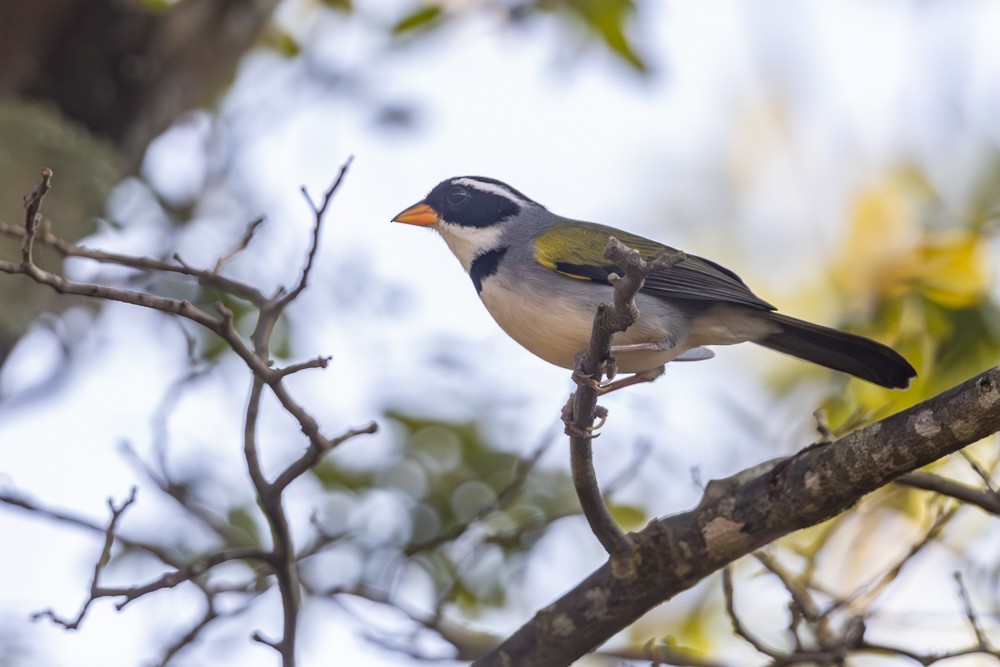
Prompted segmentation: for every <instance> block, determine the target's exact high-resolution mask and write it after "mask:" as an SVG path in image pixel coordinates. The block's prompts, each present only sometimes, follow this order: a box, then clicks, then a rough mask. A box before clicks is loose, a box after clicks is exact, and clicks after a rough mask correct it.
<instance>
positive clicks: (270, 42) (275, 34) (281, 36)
mask: <svg viewBox="0 0 1000 667" xmlns="http://www.w3.org/2000/svg"><path fill="white" fill-rule="evenodd" d="M264 43H265V44H266V45H267V46H269V47H271V48H272V49H274V50H275V51H277V52H278V53H280V54H281V55H283V56H285V57H286V58H294V57H295V56H297V55H299V54H300V53H302V44H301V43H299V40H297V39H295V37H293V36H292V35H291V33H289V32H288V31H286V30H280V29H278V28H275V27H273V26H272V27H271V29H270V30H268V32H267V34H266V36H265V39H264Z"/></svg>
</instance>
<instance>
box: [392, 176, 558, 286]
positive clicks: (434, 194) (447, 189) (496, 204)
mask: <svg viewBox="0 0 1000 667" xmlns="http://www.w3.org/2000/svg"><path fill="white" fill-rule="evenodd" d="M527 209H532V210H544V207H542V205H541V204H538V203H537V202H534V201H532V200H531V199H529V198H528V197H526V196H524V195H523V194H522V193H520V192H518V191H517V190H515V189H514V188H512V187H510V186H509V185H507V184H506V183H503V182H501V181H498V180H496V179H493V178H486V177H483V176H456V177H455V178H449V179H447V180H444V181H441V182H440V183H438V184H437V185H436V186H435V187H434V189H433V190H431V191H430V193H429V194H428V195H427V196H426V197H424V198H423V199H422V200H421V201H419V202H417V203H416V204H414V205H413V206H410V207H409V208H407V209H406V210H404V211H403V212H401V213H399V214H398V215H397V216H396V217H395V218H393V221H395V222H403V223H406V224H408V225H417V226H420V227H431V228H433V229H436V230H437V231H438V232H439V233H440V234H441V236H442V237H443V238H444V240H445V242H446V243H447V244H448V246H449V247H450V248H451V250H452V252H454V253H455V256H456V257H458V259H459V261H461V262H462V265H463V266H464V267H465V268H466V270H468V269H469V267H470V265H471V264H472V260H473V259H475V258H476V257H477V256H479V255H481V254H483V253H484V252H487V251H489V250H493V249H495V248H496V247H497V246H498V244H499V243H500V237H501V234H502V233H503V228H504V227H505V226H507V225H509V224H511V223H512V222H516V221H518V220H520V219H522V217H523V216H522V214H523V213H524V212H525V210H527Z"/></svg>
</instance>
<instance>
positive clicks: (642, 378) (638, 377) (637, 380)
mask: <svg viewBox="0 0 1000 667" xmlns="http://www.w3.org/2000/svg"><path fill="white" fill-rule="evenodd" d="M663 372H664V367H663V366H658V367H657V368H651V369H650V370H648V371H642V372H641V373H636V374H635V375H630V376H628V377H627V378H622V379H621V380H614V381H612V382H605V383H603V384H600V385H598V389H597V391H598V393H599V394H600V395H601V396H603V395H604V394H610V393H611V392H613V391H618V390H619V389H624V388H625V387H631V386H632V385H634V384H641V383H643V382H652V381H653V380H655V379H656V378H658V377H660V376H661V375H663Z"/></svg>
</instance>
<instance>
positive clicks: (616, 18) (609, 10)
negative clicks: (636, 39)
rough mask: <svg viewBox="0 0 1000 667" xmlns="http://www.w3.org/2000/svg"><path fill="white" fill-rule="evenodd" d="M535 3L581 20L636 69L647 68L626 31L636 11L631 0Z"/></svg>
mask: <svg viewBox="0 0 1000 667" xmlns="http://www.w3.org/2000/svg"><path fill="white" fill-rule="evenodd" d="M536 7H537V8H538V9H539V10H541V11H552V12H556V13H561V14H565V15H567V16H571V17H573V18H575V19H577V20H579V21H581V22H582V23H583V24H584V26H586V28H587V30H588V31H589V32H590V33H592V34H594V35H596V36H597V37H598V38H599V39H600V40H601V41H602V42H604V45H605V46H607V47H608V48H609V49H611V51H612V52H613V53H614V54H615V55H617V56H618V57H619V58H621V59H622V60H624V61H625V62H626V63H628V64H629V65H630V66H631V67H633V68H634V69H636V70H638V71H639V72H646V71H647V69H648V68H647V65H646V62H645V60H643V59H642V57H641V56H639V54H638V53H637V52H636V50H635V48H634V47H633V46H632V42H631V41H630V40H629V38H628V35H627V33H626V24H627V23H628V21H629V20H630V19H631V18H632V16H633V15H634V14H635V11H636V8H635V3H634V2H633V1H632V0H539V1H538V3H537V4H536Z"/></svg>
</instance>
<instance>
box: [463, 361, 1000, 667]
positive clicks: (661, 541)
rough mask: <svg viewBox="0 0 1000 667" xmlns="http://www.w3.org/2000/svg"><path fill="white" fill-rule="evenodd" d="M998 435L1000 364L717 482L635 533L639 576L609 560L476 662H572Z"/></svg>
mask: <svg viewBox="0 0 1000 667" xmlns="http://www.w3.org/2000/svg"><path fill="white" fill-rule="evenodd" d="M958 425H960V427H959V426H958ZM998 430H1000V367H998V368H993V369H991V370H989V371H986V372H985V373H982V374H981V375H979V376H977V377H975V378H972V379H971V380H968V381H967V382H964V383H963V384H961V385H959V386H957V387H954V388H952V389H950V390H948V391H946V392H944V393H942V394H940V395H938V396H936V397H934V398H931V399H928V400H927V401H924V402H923V403H920V404H918V405H915V406H913V407H912V408H909V409H907V410H905V411H903V412H900V413H897V414H895V415H892V416H890V417H887V418H886V419H883V420H881V421H879V422H876V423H874V424H871V425H869V426H867V427H865V428H862V429H859V430H858V431H855V432H854V433H851V434H850V435H848V436H846V437H844V438H842V439H840V440H838V441H837V442H835V443H832V444H829V445H824V446H816V447H808V448H806V449H804V450H802V451H801V452H799V453H798V454H795V455H794V456H791V457H788V458H787V459H783V460H780V461H778V462H777V463H776V464H775V465H773V466H769V467H767V468H765V469H764V470H763V471H760V472H757V473H756V474H753V475H746V474H738V475H735V476H734V477H731V478H728V479H725V480H719V481H713V482H710V483H709V484H708V485H707V487H706V489H705V493H704V495H703V497H702V499H701V502H700V503H699V505H698V506H697V507H696V508H695V509H693V510H690V511H688V512H684V513H681V514H677V515H674V516H670V517H666V518H663V519H659V520H657V521H654V522H652V523H651V524H650V525H649V526H647V527H646V528H645V529H643V530H642V531H641V532H639V533H635V534H633V539H634V540H635V548H634V552H633V553H632V555H631V563H632V564H633V566H632V567H630V568H622V567H619V566H615V564H614V559H611V560H609V562H608V563H605V564H604V565H603V566H602V567H600V568H599V569H597V570H596V571H595V572H593V573H592V574H591V575H590V576H589V577H587V578H586V579H585V580H584V581H583V582H582V583H580V584H579V585H578V586H577V587H576V588H574V589H573V590H571V591H569V592H568V593H566V594H565V595H564V596H563V597H562V598H560V599H559V600H556V601H555V602H554V603H552V604H551V605H549V606H548V607H546V608H545V609H543V610H541V611H540V612H539V613H538V614H536V615H535V617H534V618H533V619H532V620H531V621H529V622H528V623H527V624H526V625H524V626H523V627H522V628H521V629H519V630H518V631H517V632H515V633H514V634H513V635H512V636H511V637H509V638H508V639H507V640H505V641H504V642H503V643H502V644H501V645H500V646H499V647H498V648H497V649H496V650H494V651H492V652H491V653H490V654H488V655H487V656H484V657H483V658H481V659H480V660H478V661H476V663H475V665H476V666H477V667H493V666H497V667H499V666H500V665H511V664H516V665H519V667H535V666H538V667H541V666H544V667H556V666H558V665H569V664H571V663H572V662H573V661H574V660H576V659H577V658H579V657H580V656H582V655H584V654H585V653H587V652H588V651H591V650H593V648H594V647H596V646H599V645H600V644H602V643H604V642H605V641H606V640H607V639H608V638H610V637H611V636H612V635H614V634H615V633H616V632H618V631H619V630H621V629H623V628H625V627H627V626H628V625H629V624H630V623H632V622H633V621H634V620H635V619H637V618H638V617H639V616H641V615H642V614H643V613H645V612H646V611H648V610H649V609H651V608H653V607H654V606H656V605H658V604H660V603H662V602H664V601H666V600H669V599H670V598H672V597H673V596H675V595H676V594H677V593H679V592H681V591H683V590H686V589H688V588H690V587H692V586H693V585H694V584H695V583H697V582H698V581H700V580H702V579H703V578H705V577H706V576H708V575H709V574H711V573H712V572H714V571H716V570H718V569H719V568H721V567H723V566H724V565H726V564H727V563H731V562H732V561H734V560H736V559H737V558H739V557H740V556H743V555H745V554H747V553H750V552H752V551H753V550H755V549H757V548H759V547H761V546H763V545H765V544H767V543H769V542H771V541H773V540H775V539H777V538H779V537H782V536H783V535H787V534H788V533H791V532H792V531H795V530H799V529H801V528H805V527H808V526H812V525H815V524H817V523H820V522H822V521H824V520H826V519H829V518H831V517H833V516H836V515H837V514H839V513H841V512H843V511H844V510H846V509H848V508H849V507H851V506H852V505H853V504H854V503H856V502H858V500H860V499H861V498H862V497H863V496H865V495H866V494H868V493H870V492H872V491H874V490H875V489H878V488H880V487H882V486H884V485H886V484H888V483H890V482H892V481H893V480H895V479H897V478H899V477H900V476H902V475H904V474H905V473H907V472H910V471H913V470H916V469H917V468H920V467H923V466H925V465H927V464H929V463H932V462H934V461H936V460H938V459H940V458H942V457H944V456H947V455H948V454H951V453H953V452H956V451H958V450H960V449H961V448H963V447H965V446H966V445H970V444H972V443H974V442H976V441H978V440H981V439H982V438H985V437H986V436H989V435H991V434H993V433H996V432H997V431H998Z"/></svg>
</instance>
